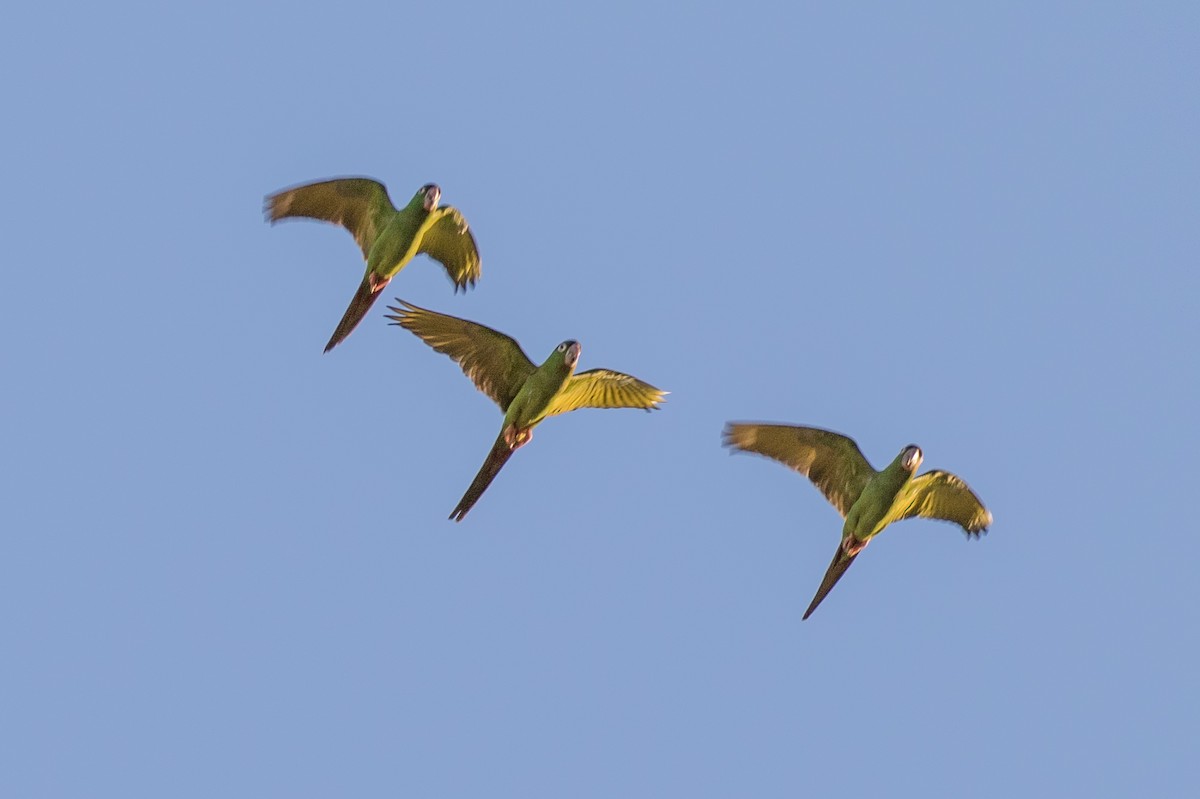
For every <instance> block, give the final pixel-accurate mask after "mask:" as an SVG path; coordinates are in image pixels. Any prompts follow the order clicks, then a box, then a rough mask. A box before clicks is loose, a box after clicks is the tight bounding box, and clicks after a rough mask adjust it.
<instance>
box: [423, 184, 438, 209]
mask: <svg viewBox="0 0 1200 799" xmlns="http://www.w3.org/2000/svg"><path fill="white" fill-rule="evenodd" d="M441 199H442V190H441V189H439V188H438V187H437V186H434V187H433V188H432V189H430V190H429V191H427V192H425V210H426V211H432V210H433V209H435V208H437V207H438V201H439V200H441Z"/></svg>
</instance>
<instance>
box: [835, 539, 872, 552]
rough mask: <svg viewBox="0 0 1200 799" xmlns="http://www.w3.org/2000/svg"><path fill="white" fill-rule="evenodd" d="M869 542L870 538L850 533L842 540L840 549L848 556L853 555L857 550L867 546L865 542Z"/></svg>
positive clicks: (859, 550)
mask: <svg viewBox="0 0 1200 799" xmlns="http://www.w3.org/2000/svg"><path fill="white" fill-rule="evenodd" d="M869 543H871V539H869V538H868V539H865V540H862V539H859V538H858V537H857V536H854V535H850V536H847V537H846V540H845V541H843V542H842V551H843V552H845V553H846V554H847V555H849V556H850V557H854V556H855V555H857V554H858V553H859V552H862V551H863V550H864V549H866V548H867V544H869Z"/></svg>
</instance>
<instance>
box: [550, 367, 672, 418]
mask: <svg viewBox="0 0 1200 799" xmlns="http://www.w3.org/2000/svg"><path fill="white" fill-rule="evenodd" d="M668 393H670V392H667V391H663V390H661V389H657V388H655V387H654V386H652V385H650V384H649V383H645V382H643V381H641V380H638V379H637V378H636V377H632V376H631V375H627V374H622V373H621V372H614V371H612V370H611V369H589V370H588V371H586V372H579V373H578V374H574V375H572V376H571V379H570V380H568V381H567V384H566V385H565V386H563V389H562V391H560V392H559V393H558V395H557V396H555V397H554V399H552V400H550V406H549V407H548V408H547V409H546V415H547V416H554V415H556V414H559V413H566V412H567V411H573V410H577V409H579V408H644V409H645V410H648V411H649V410H653V409H655V408H657V407H658V406H659V405H660V404H661V403H662V402H663V401H664V397H666V395H667V394H668Z"/></svg>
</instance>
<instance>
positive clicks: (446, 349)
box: [387, 299, 537, 411]
mask: <svg viewBox="0 0 1200 799" xmlns="http://www.w3.org/2000/svg"><path fill="white" fill-rule="evenodd" d="M396 302H398V303H400V306H401V307H399V308H397V307H395V306H393V305H389V306H388V310H389V311H394V312H395V315H394V316H388V317H387V318H388V319H391V320H393V324H397V325H399V326H400V327H403V328H404V329H405V330H411V331H412V332H413V333H415V334H416V335H417V336H418V337H419V338H420V339H421V340H422V341H424V342H425V343H426V344H428V345H429V346H431V347H433V348H434V349H435V350H437V351H438V352H442V353H445V354H446V355H449V356H450V357H451V358H452V359H454V361H455V362H456V363H458V365H459V366H461V367H462V370H463V374H465V375H466V376H467V377H469V378H471V381H472V382H473V383H474V384H475V386H476V387H477V388H478V389H479V390H480V391H482V392H483V393H484V394H487V395H488V396H489V397H491V398H492V399H493V400H495V401H496V403H497V404H498V405H499V406H500V410H502V411H507V410H508V406H509V405H511V404H512V401H513V398H514V397H516V396H517V392H519V391H520V390H521V386H523V385H524V384H525V381H526V380H527V379H528V378H529V376H530V375H531V374H533V373H534V372H535V371H537V367H536V366H534V364H533V361H531V360H529V357H528V356H527V355H525V353H524V351H522V350H521V345H520V344H518V343H517V342H516V340H514V339H513V338H511V337H509V336H506V335H504V334H503V333H501V332H499V331H497V330H492V329H491V328H490V327H484V326H483V325H478V324H475V323H474V322H468V321H467V320H466V319H459V318H458V317H455V316H447V315H446V314H440V313H435V312H434V311H427V310H425V309H424V308H418V307H417V306H415V305H413V304H412V303H410V302H405V301H404V300H401V299H397V300H396Z"/></svg>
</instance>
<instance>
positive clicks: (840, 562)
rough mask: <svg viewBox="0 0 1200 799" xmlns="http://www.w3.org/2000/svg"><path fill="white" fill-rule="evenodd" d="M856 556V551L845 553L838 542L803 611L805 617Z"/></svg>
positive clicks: (835, 583)
mask: <svg viewBox="0 0 1200 799" xmlns="http://www.w3.org/2000/svg"><path fill="white" fill-rule="evenodd" d="M857 557H858V553H857V552H855V553H854V554H853V555H847V554H846V551H845V550H844V549H842V545H841V543H839V544H838V548H837V552H835V553H834V555H833V563H830V564H829V570H828V571H827V572H825V579H824V580H822V581H821V587H820V588H818V589H817V595H816V596H815V597H813V601H812V604H811V605H809V606H808V610H806V611H804V618H803V619H801V621H803V620H804V619H807V618H808V617H809V616H811V615H812V612H813V611H814V610H816V609H817V605H819V604H821V600H822V599H824V598H825V595H826V594H828V593H829V592H830V591H832V590H833V587H834V586H835V585H837V581H838V580H840V579H842V575H843V574H845V573H846V569H849V568H850V564H851V563H853V562H854V559H855V558H857Z"/></svg>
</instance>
